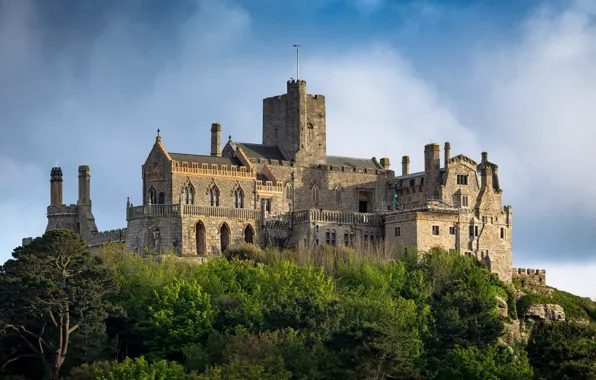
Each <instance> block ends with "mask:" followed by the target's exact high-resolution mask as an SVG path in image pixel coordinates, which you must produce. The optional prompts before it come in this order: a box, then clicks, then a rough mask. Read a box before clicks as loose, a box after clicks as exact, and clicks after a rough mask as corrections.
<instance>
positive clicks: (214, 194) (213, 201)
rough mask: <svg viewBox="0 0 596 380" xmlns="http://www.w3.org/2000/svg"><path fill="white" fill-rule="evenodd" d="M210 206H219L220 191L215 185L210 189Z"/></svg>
mask: <svg viewBox="0 0 596 380" xmlns="http://www.w3.org/2000/svg"><path fill="white" fill-rule="evenodd" d="M209 206H219V189H218V188H217V186H215V185H213V186H211V188H210V189H209Z"/></svg>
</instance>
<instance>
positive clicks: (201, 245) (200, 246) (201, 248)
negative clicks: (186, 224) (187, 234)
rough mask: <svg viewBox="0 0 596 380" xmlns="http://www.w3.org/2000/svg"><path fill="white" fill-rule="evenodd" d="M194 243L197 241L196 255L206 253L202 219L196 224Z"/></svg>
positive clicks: (205, 235) (205, 236)
mask: <svg viewBox="0 0 596 380" xmlns="http://www.w3.org/2000/svg"><path fill="white" fill-rule="evenodd" d="M195 233H196V236H195V238H196V243H197V255H204V254H206V253H207V232H206V230H205V225H204V224H203V222H202V221H200V220H199V222H198V223H197V225H196V231H195Z"/></svg>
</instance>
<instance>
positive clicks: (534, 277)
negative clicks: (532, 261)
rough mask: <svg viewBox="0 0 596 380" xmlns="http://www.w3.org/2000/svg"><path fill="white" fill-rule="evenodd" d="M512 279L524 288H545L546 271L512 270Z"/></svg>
mask: <svg viewBox="0 0 596 380" xmlns="http://www.w3.org/2000/svg"><path fill="white" fill-rule="evenodd" d="M511 274H512V276H513V278H518V279H520V281H521V282H522V284H523V285H524V286H545V285H546V270H544V269H529V268H512V270H511Z"/></svg>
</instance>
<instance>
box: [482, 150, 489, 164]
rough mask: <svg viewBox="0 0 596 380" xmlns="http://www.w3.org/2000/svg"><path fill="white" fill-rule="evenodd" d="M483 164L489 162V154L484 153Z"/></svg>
mask: <svg viewBox="0 0 596 380" xmlns="http://www.w3.org/2000/svg"><path fill="white" fill-rule="evenodd" d="M482 162H483V163H486V162H488V152H482Z"/></svg>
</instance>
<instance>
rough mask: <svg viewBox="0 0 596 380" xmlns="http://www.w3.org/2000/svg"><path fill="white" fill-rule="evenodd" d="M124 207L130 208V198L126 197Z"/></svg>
mask: <svg viewBox="0 0 596 380" xmlns="http://www.w3.org/2000/svg"><path fill="white" fill-rule="evenodd" d="M126 207H130V197H126Z"/></svg>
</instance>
